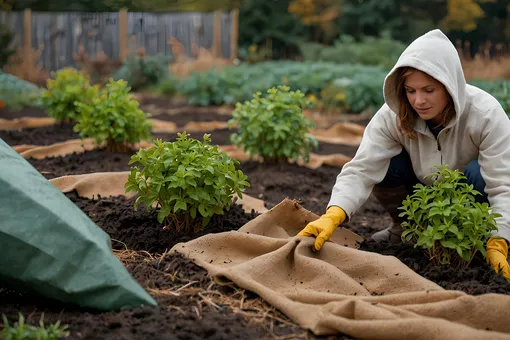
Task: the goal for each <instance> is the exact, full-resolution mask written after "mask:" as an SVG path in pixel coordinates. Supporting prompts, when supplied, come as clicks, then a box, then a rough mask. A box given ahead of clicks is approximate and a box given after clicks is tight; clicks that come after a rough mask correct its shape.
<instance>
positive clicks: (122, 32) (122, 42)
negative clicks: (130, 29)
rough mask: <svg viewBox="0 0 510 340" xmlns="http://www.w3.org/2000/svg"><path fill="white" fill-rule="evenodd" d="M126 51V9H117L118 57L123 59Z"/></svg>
mask: <svg viewBox="0 0 510 340" xmlns="http://www.w3.org/2000/svg"><path fill="white" fill-rule="evenodd" d="M127 53H128V45H127V9H126V8H122V9H121V10H120V11H119V58H120V60H121V61H124V59H125V58H126V56H127Z"/></svg>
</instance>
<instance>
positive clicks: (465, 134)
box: [328, 29, 510, 241]
mask: <svg viewBox="0 0 510 340" xmlns="http://www.w3.org/2000/svg"><path fill="white" fill-rule="evenodd" d="M403 66H410V67H413V68H416V69H418V70H421V71H423V72H425V73H427V74H429V75H430V76H432V77H433V78H435V79H437V80H438V81H440V82H441V83H442V84H443V85H444V86H445V87H446V89H447V90H448V92H449V94H450V95H451V97H452V99H453V101H454V103H455V112H456V116H455V119H452V121H450V123H449V124H448V125H447V126H446V127H445V128H444V129H443V130H442V131H441V132H440V133H439V135H438V136H437V140H436V138H435V137H434V135H433V134H432V132H431V131H430V130H429V128H428V127H427V124H426V122H425V121H424V120H422V119H421V118H419V117H418V119H417V121H416V124H415V127H414V130H415V131H416V132H417V133H416V134H417V137H416V138H415V139H410V138H408V137H406V136H405V135H403V134H402V133H400V131H399V130H398V128H397V115H396V113H395V112H398V107H399V102H398V96H397V94H396V84H397V79H396V72H395V71H396V70H397V69H398V68H400V67H403ZM383 91H384V98H385V102H386V103H385V104H384V105H383V106H382V107H381V108H380V109H379V110H378V111H377V113H376V114H375V115H374V117H373V118H372V120H371V121H370V123H369V124H368V125H367V127H366V130H365V133H364V136H363V140H362V142H361V144H360V146H359V148H358V151H357V153H356V155H355V156H354V158H353V159H352V160H351V161H350V162H349V163H347V164H346V165H344V167H343V169H342V171H341V173H340V174H339V175H338V177H337V180H336V184H335V185H334V187H333V190H332V194H331V199H330V202H329V204H328V207H329V206H338V207H340V208H342V209H343V210H344V211H345V212H346V214H347V218H349V219H350V218H351V217H352V215H353V214H354V213H355V212H356V211H357V210H358V209H359V208H360V207H361V205H362V204H363V203H364V202H365V201H366V200H367V199H368V197H369V195H370V193H371V192H372V189H373V187H374V186H375V185H376V184H377V183H380V182H381V181H382V180H383V179H384V177H385V175H386V172H387V171H388V168H389V164H390V160H391V158H392V157H394V156H396V155H398V154H399V153H400V152H401V151H402V147H404V148H405V150H406V151H407V152H408V153H409V155H410V158H411V162H412V166H413V170H414V173H415V174H416V176H417V177H418V179H420V180H421V181H422V182H423V183H424V184H431V183H432V180H431V179H429V178H427V179H424V178H423V177H424V176H426V175H429V174H431V173H433V172H435V171H437V168H436V167H435V166H436V165H437V164H443V165H446V164H447V165H448V166H449V168H451V169H459V170H460V171H463V170H464V169H465V167H466V166H467V164H468V163H469V162H471V161H472V160H475V159H477V160H478V162H479V164H480V171H481V175H482V177H483V179H484V180H485V183H486V188H485V192H486V193H487V195H488V199H489V203H490V205H491V207H492V210H493V212H497V213H500V214H501V215H503V217H501V218H498V219H497V223H498V228H499V231H498V232H496V233H495V234H496V235H499V236H502V237H504V238H505V239H506V240H509V241H510V119H509V118H508V117H507V115H506V113H505V111H504V110H503V108H502V107H501V105H500V104H499V102H498V101H497V100H496V99H495V98H494V97H493V96H491V95H490V94H488V93H487V92H484V91H483V90H481V89H479V88H477V87H474V86H471V85H468V84H467V83H466V80H465V78H464V73H463V70H462V65H461V62H460V58H459V55H458V53H457V50H456V49H455V47H454V46H453V44H452V43H451V42H450V40H449V39H448V37H446V36H445V35H444V34H443V33H442V32H441V31H440V30H438V29H436V30H433V31H430V32H428V33H426V34H424V35H423V36H421V37H419V38H417V39H416V40H415V41H414V42H412V43H411V44H410V45H409V46H408V47H407V49H406V50H405V51H404V52H403V53H402V55H401V56H400V58H399V60H398V61H397V63H396V64H395V66H394V67H393V69H392V70H391V71H390V73H389V74H388V75H387V76H386V78H385V81H384V89H383Z"/></svg>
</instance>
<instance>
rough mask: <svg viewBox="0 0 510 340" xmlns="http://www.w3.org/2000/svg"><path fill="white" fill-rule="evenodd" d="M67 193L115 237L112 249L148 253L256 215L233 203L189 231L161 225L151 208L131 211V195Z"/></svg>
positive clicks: (226, 228)
mask: <svg viewBox="0 0 510 340" xmlns="http://www.w3.org/2000/svg"><path fill="white" fill-rule="evenodd" d="M67 197H68V198H69V199H70V200H71V201H73V202H74V203H75V204H76V205H77V206H78V207H79V208H80V209H81V210H82V211H83V212H85V214H87V216H89V217H90V219H91V220H92V221H94V222H95V223H96V224H97V225H98V226H99V227H101V228H102V229H103V230H104V231H106V232H107V233H108V235H110V237H111V238H112V239H113V240H115V241H113V244H112V246H113V248H114V249H121V250H122V249H125V248H126V247H127V249H130V250H145V251H148V252H150V253H164V252H165V251H167V250H170V248H172V247H173V246H174V245H175V244H176V243H178V242H187V241H189V240H191V239H193V238H196V237H199V236H202V235H205V234H209V233H219V232H224V231H230V230H237V229H239V228H240V227H242V226H243V225H244V224H246V223H247V222H248V221H250V220H251V219H253V218H255V217H256V215H257V214H256V213H255V212H252V213H251V214H246V213H245V212H244V210H243V209H242V207H241V206H240V205H237V204H233V205H232V207H231V208H230V210H229V211H226V212H225V215H223V216H221V215H217V216H214V217H213V218H212V219H211V221H210V222H209V225H208V227H207V228H206V229H205V230H202V231H199V232H198V233H197V234H195V235H189V234H186V233H185V232H177V231H174V230H165V229H163V227H164V226H163V225H161V224H160V223H158V220H157V212H156V211H155V210H151V211H149V212H147V210H146V209H145V207H143V206H142V205H140V206H139V207H138V209H137V210H136V211H134V209H133V204H134V202H135V199H134V198H131V199H127V198H125V197H113V198H104V199H102V198H101V197H99V200H90V199H87V198H81V197H79V196H78V194H77V193H76V192H71V193H68V194H67Z"/></svg>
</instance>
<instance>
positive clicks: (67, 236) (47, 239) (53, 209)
mask: <svg viewBox="0 0 510 340" xmlns="http://www.w3.org/2000/svg"><path fill="white" fill-rule="evenodd" d="M0 254H1V256H0V283H1V284H2V285H3V286H7V287H12V288H14V289H16V290H17V291H29V292H32V293H36V294H38V295H42V296H45V297H49V298H53V299H56V300H60V301H64V302H69V303H74V304H77V305H80V306H83V307H86V308H93V309H97V310H103V311H114V310H120V309H124V308H134V307H137V306H141V305H145V306H148V305H150V306H156V305H157V303H156V301H155V300H154V299H153V298H152V297H151V296H150V295H149V294H148V293H147V292H146V291H145V290H144V289H143V288H142V287H141V286H140V285H139V284H138V283H137V282H136V281H135V280H134V279H133V277H132V276H131V275H130V274H129V272H128V271H127V269H126V268H125V267H124V265H123V264H122V263H121V262H120V260H119V259H117V258H116V257H115V255H114V254H113V253H112V248H111V240H110V237H109V236H108V234H106V233H105V232H104V231H103V230H102V229H101V228H99V227H98V226H97V225H96V224H95V223H94V222H92V221H91V220H90V219H89V217H88V216H87V215H85V214H84V213H83V212H82V211H81V210H80V209H79V208H78V207H77V206H76V205H75V204H74V203H73V202H71V201H70V200H69V199H68V198H67V197H66V196H65V195H64V194H63V193H62V192H60V190H58V189H57V188H56V187H55V186H54V185H53V184H51V183H50V182H49V181H48V180H47V179H46V178H44V176H43V175H41V174H40V173H39V172H38V171H37V170H36V169H35V168H33V167H32V165H31V164H30V163H28V161H26V160H25V159H24V158H23V157H21V156H20V155H19V154H18V153H17V152H16V151H14V150H13V149H12V148H11V147H10V146H9V145H7V144H6V143H5V142H4V141H3V140H2V139H0Z"/></svg>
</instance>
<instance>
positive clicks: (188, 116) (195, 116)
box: [151, 111, 232, 127]
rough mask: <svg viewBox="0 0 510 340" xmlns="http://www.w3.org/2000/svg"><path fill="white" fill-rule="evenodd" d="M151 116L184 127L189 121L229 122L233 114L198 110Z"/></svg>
mask: <svg viewBox="0 0 510 340" xmlns="http://www.w3.org/2000/svg"><path fill="white" fill-rule="evenodd" d="M151 118H154V119H159V120H164V121H170V122H174V123H175V124H177V126H179V127H182V126H184V125H186V124H187V123H188V122H214V121H219V122H227V121H228V120H229V119H231V118H232V116H231V115H226V114H220V113H217V112H207V113H206V114H204V113H201V112H196V111H189V112H184V113H178V114H171V115H170V114H166V113H161V114H159V115H154V116H152V117H151Z"/></svg>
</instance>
